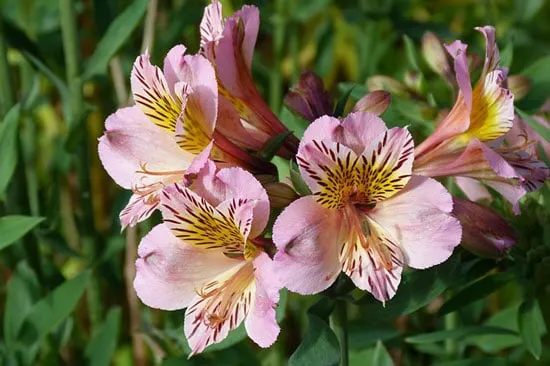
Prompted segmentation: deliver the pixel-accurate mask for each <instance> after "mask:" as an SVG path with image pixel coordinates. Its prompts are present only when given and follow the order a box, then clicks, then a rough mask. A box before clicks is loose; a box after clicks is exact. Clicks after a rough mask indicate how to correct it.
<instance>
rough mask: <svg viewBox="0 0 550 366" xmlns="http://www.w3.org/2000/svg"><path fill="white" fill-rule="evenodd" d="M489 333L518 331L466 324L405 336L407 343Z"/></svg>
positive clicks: (511, 333)
mask: <svg viewBox="0 0 550 366" xmlns="http://www.w3.org/2000/svg"><path fill="white" fill-rule="evenodd" d="M487 334H500V335H502V334H505V335H517V333H516V332H514V331H512V330H509V329H506V328H500V327H490V326H465V327H461V328H457V329H452V330H442V331H437V332H432V333H425V334H418V335H415V336H410V337H407V338H405V341H406V342H407V343H415V344H420V343H432V342H441V341H444V340H447V339H461V338H465V337H470V336H474V335H487Z"/></svg>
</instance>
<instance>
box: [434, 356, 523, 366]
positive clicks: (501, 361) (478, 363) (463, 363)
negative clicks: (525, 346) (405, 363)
mask: <svg viewBox="0 0 550 366" xmlns="http://www.w3.org/2000/svg"><path fill="white" fill-rule="evenodd" d="M508 365H515V363H513V362H511V361H509V360H508V359H506V358H502V357H480V358H467V359H464V360H457V361H448V362H440V363H435V364H434V366H508Z"/></svg>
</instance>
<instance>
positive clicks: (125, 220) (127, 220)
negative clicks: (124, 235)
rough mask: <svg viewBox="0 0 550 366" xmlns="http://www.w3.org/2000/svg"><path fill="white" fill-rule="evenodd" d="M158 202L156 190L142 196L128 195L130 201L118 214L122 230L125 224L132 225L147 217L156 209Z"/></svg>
mask: <svg viewBox="0 0 550 366" xmlns="http://www.w3.org/2000/svg"><path fill="white" fill-rule="evenodd" d="M159 202H160V198H159V197H158V193H157V192H154V193H151V194H148V195H144V196H140V195H137V194H133V195H132V197H130V201H129V202H128V204H127V205H126V207H124V209H123V210H122V211H121V212H120V215H119V218H120V225H121V226H122V230H124V229H125V228H126V226H130V227H133V226H135V225H136V224H137V223H138V222H141V221H143V220H146V219H148V218H149V216H151V215H152V214H153V212H154V211H155V210H156V209H157V207H158V204H159Z"/></svg>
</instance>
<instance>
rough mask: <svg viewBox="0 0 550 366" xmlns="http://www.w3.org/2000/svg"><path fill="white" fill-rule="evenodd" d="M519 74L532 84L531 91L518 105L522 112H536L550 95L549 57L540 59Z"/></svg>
mask: <svg viewBox="0 0 550 366" xmlns="http://www.w3.org/2000/svg"><path fill="white" fill-rule="evenodd" d="M520 74H521V75H523V76H527V77H528V78H530V79H531V82H532V84H531V91H530V92H529V94H528V95H527V97H526V98H524V99H523V100H521V101H519V103H518V105H519V107H520V108H521V109H522V110H536V109H538V108H539V107H540V106H541V105H542V103H544V101H545V100H546V98H547V97H548V94H549V93H550V56H545V57H543V58H540V59H539V60H537V61H535V62H534V63H532V64H531V65H530V66H528V67H527V68H525V69H524V70H523V71H522V72H521V73H520Z"/></svg>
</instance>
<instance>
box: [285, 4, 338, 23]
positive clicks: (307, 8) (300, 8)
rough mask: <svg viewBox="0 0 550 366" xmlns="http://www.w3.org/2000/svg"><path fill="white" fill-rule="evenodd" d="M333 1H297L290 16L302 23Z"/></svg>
mask: <svg viewBox="0 0 550 366" xmlns="http://www.w3.org/2000/svg"><path fill="white" fill-rule="evenodd" d="M331 1H332V0H310V1H296V2H295V3H294V6H293V8H292V12H291V13H290V16H291V17H292V18H293V19H295V20H297V21H299V22H301V23H304V22H307V21H308V20H310V19H311V18H313V17H314V16H316V15H317V14H319V13H320V12H322V11H323V10H324V9H326V7H327V6H328V5H329V4H330V2H331Z"/></svg>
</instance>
